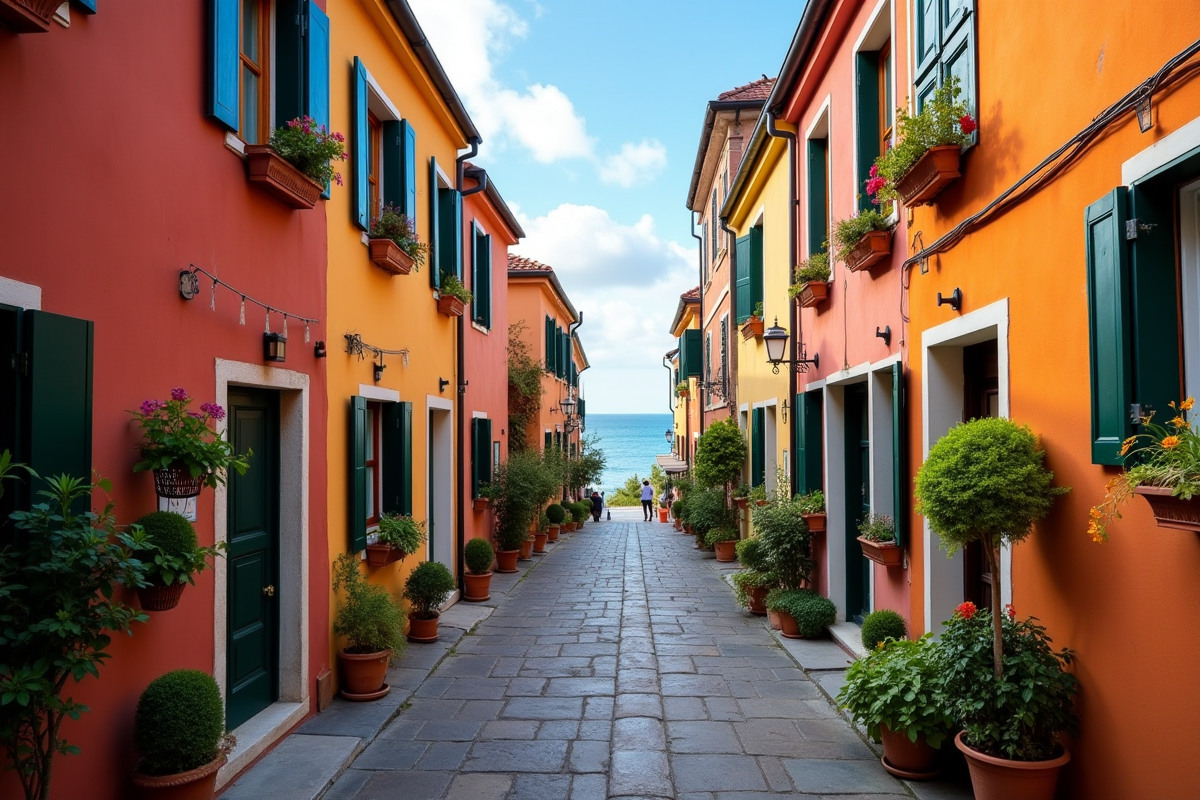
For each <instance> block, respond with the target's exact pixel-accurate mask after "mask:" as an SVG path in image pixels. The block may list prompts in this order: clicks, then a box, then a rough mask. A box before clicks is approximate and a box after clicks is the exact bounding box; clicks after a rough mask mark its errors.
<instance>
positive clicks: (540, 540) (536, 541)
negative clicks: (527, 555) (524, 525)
mask: <svg viewBox="0 0 1200 800" xmlns="http://www.w3.org/2000/svg"><path fill="white" fill-rule="evenodd" d="M547 538H549V535H548V534H546V533H543V532H542V531H538V532H537V533H535V534H534V535H533V552H535V553H538V554H541V553H545V552H546V539H547Z"/></svg>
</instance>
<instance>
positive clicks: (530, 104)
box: [493, 84, 594, 164]
mask: <svg viewBox="0 0 1200 800" xmlns="http://www.w3.org/2000/svg"><path fill="white" fill-rule="evenodd" d="M493 103H494V105H493V108H494V109H496V110H497V111H498V112H499V115H500V116H501V117H502V118H503V119H504V120H505V122H506V125H507V127H506V129H505V130H506V131H507V132H508V133H509V134H510V135H511V136H513V137H515V138H516V139H517V140H518V141H519V142H520V143H521V144H523V145H524V146H525V147H526V148H528V149H529V151H530V153H532V154H533V157H534V159H536V160H537V161H540V162H542V163H543V164H549V163H551V162H553V161H558V160H560V159H565V158H589V157H591V155H592V149H593V146H594V141H593V140H592V138H591V137H589V136H588V135H587V128H586V125H585V123H584V120H583V117H581V116H579V115H578V114H576V113H575V106H574V105H573V104H572V103H571V98H569V97H567V96H566V95H565V94H563V93H562V91H560V90H559V88H558V87H557V86H542V85H541V84H534V85H533V86H530V87H529V91H528V92H527V93H525V94H518V93H517V92H514V91H512V90H511V89H505V90H504V91H502V92H500V93H499V94H497V95H496V96H495V99H494V101H493Z"/></svg>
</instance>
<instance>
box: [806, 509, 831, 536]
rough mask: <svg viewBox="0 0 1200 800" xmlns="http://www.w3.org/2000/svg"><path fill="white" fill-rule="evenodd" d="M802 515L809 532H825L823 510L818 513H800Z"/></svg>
mask: <svg viewBox="0 0 1200 800" xmlns="http://www.w3.org/2000/svg"><path fill="white" fill-rule="evenodd" d="M800 516H802V517H804V522H805V523H807V525H808V532H809V533H824V532H825V512H824V511H822V512H821V513H820V514H801V515H800Z"/></svg>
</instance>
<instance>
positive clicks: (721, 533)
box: [704, 526, 738, 562]
mask: <svg viewBox="0 0 1200 800" xmlns="http://www.w3.org/2000/svg"><path fill="white" fill-rule="evenodd" d="M737 541H738V532H737V528H732V527H727V526H721V527H718V528H713V529H712V530H710V531H709V532H708V533H706V534H704V544H705V546H707V547H711V548H712V549H713V550H714V551H715V552H716V554H717V561H722V562H729V561H737V550H736V549H735V548H736V546H737Z"/></svg>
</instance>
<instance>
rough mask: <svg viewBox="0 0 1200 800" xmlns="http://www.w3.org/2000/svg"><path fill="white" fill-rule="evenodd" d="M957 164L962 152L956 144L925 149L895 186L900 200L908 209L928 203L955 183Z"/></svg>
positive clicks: (958, 173) (957, 173) (957, 172)
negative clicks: (923, 153)
mask: <svg viewBox="0 0 1200 800" xmlns="http://www.w3.org/2000/svg"><path fill="white" fill-rule="evenodd" d="M961 160H962V148H960V147H959V146H958V145H956V144H944V145H939V146H938V147H931V148H929V149H928V150H926V151H925V155H923V156H921V157H920V158H919V159H917V163H915V164H913V165H912V169H910V170H909V171H908V172H906V173H904V177H903V178H901V179H900V180H899V181H897V182H896V192H897V194H899V195H900V200H901V201H902V202H903V203H904V205H906V206H908V207H910V208H911V207H913V206H922V205H925V204H927V203H929V202H931V201H932V200H933V198H935V197H937V196H938V195H939V194H940V193H941V191H942V190H943V189H945V188H946V187H947V186H949V185H950V184H952V183H954V181H955V180H957V179H958V177H959V175H960V174H961V173H960V172H959V171H958V169H959V166H960V162H961Z"/></svg>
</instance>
